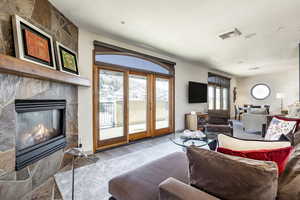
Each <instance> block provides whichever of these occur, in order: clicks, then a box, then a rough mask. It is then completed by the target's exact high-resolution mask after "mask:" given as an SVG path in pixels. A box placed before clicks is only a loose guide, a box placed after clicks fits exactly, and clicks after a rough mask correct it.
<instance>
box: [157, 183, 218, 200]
mask: <svg viewBox="0 0 300 200" xmlns="http://www.w3.org/2000/svg"><path fill="white" fill-rule="evenodd" d="M159 199H160V200H220V199H218V198H216V197H214V196H212V195H210V194H207V193H205V192H203V191H201V190H198V189H196V188H194V187H192V186H190V185H187V184H185V183H183V182H181V181H179V180H177V179H174V178H168V179H166V180H165V181H163V182H162V183H161V184H160V185H159Z"/></svg>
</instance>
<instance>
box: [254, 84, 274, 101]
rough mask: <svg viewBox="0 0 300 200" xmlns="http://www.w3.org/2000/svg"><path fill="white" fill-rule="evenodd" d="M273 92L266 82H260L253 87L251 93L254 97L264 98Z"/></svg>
mask: <svg viewBox="0 0 300 200" xmlns="http://www.w3.org/2000/svg"><path fill="white" fill-rule="evenodd" d="M270 94H271V89H270V87H269V86H268V85H266V84H264V83H259V84H256V85H254V86H253V87H252V88H251V95H252V97H253V98H254V99H257V100H264V99H266V98H268V97H269V96H270Z"/></svg>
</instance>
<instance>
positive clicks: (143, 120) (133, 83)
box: [129, 75, 147, 134]
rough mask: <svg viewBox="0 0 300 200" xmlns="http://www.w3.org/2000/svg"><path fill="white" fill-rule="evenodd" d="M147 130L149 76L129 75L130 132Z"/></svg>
mask: <svg viewBox="0 0 300 200" xmlns="http://www.w3.org/2000/svg"><path fill="white" fill-rule="evenodd" d="M146 130H147V77H145V76H139V75H129V134H133V133H138V132H143V131H146Z"/></svg>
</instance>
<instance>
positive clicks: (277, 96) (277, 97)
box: [276, 93, 284, 112]
mask: <svg viewBox="0 0 300 200" xmlns="http://www.w3.org/2000/svg"><path fill="white" fill-rule="evenodd" d="M276 99H280V100H281V106H280V111H281V112H282V111H283V99H284V94H283V93H276Z"/></svg>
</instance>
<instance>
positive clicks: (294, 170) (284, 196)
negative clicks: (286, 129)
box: [277, 144, 300, 200]
mask: <svg viewBox="0 0 300 200" xmlns="http://www.w3.org/2000/svg"><path fill="white" fill-rule="evenodd" d="M299 185H300V144H298V145H297V146H295V148H294V152H293V153H292V154H291V156H290V158H289V160H288V162H287V164H286V167H285V171H284V172H283V173H282V174H281V175H280V177H279V183H278V197H277V200H299V199H300V187H299Z"/></svg>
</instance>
